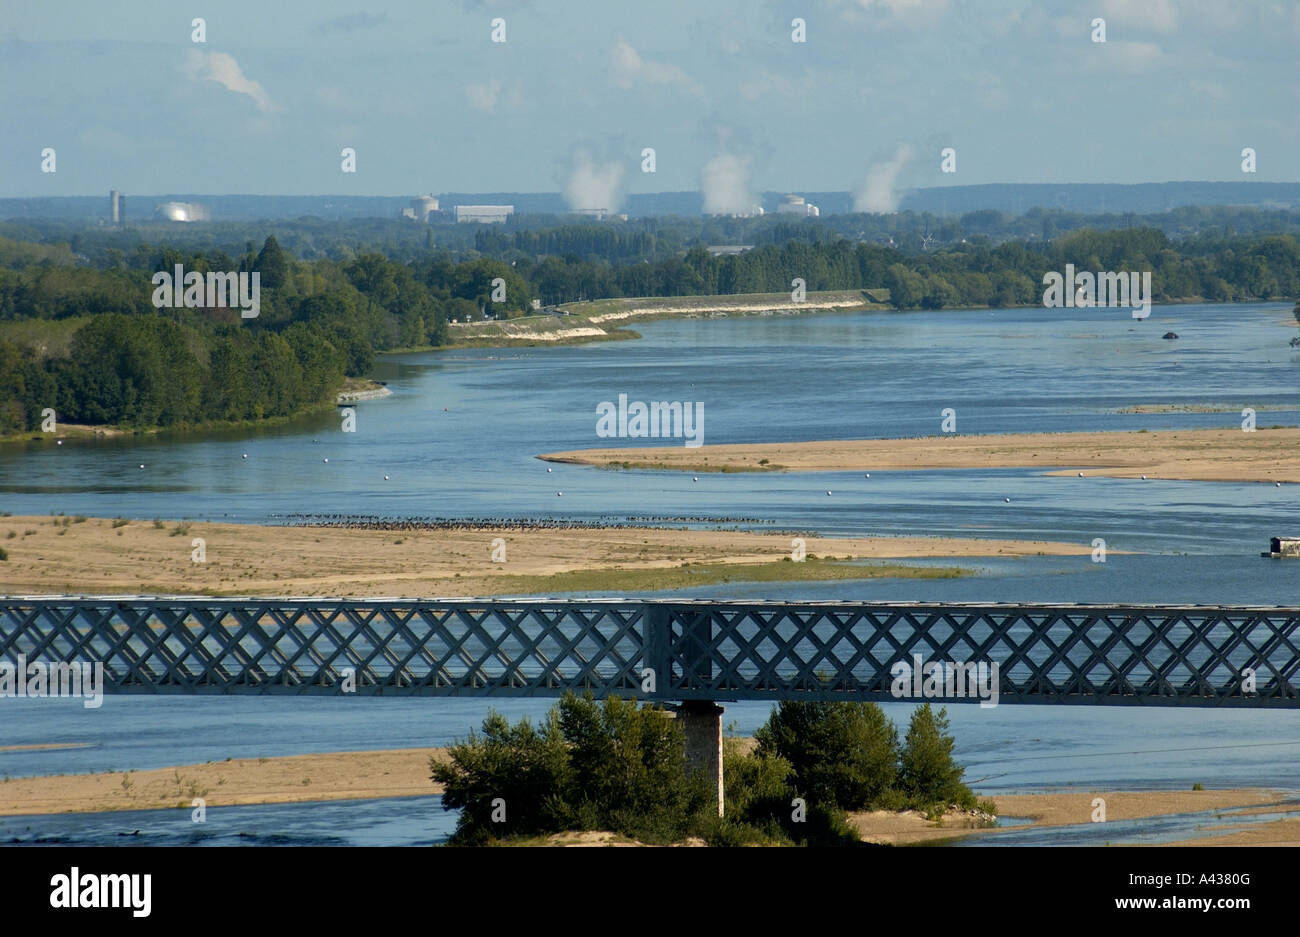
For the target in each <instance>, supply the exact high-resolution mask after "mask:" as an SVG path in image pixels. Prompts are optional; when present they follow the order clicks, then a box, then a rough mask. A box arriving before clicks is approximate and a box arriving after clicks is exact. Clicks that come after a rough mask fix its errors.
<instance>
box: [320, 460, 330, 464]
mask: <svg viewBox="0 0 1300 937" xmlns="http://www.w3.org/2000/svg"><path fill="white" fill-rule="evenodd" d="M321 461H322V462H324V463H325V464H326V465H329V464H330V460H329V459H321Z"/></svg>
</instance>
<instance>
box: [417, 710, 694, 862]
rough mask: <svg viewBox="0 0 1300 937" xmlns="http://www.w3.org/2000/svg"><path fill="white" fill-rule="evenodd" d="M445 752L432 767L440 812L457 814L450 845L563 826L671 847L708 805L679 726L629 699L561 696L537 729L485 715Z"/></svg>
mask: <svg viewBox="0 0 1300 937" xmlns="http://www.w3.org/2000/svg"><path fill="white" fill-rule="evenodd" d="M449 754H450V758H449V760H447V761H445V762H440V761H436V760H430V768H431V770H432V778H433V780H435V781H438V782H439V783H441V784H442V785H443V786H444V793H443V806H444V807H445V808H446V809H457V808H459V809H461V811H462V812H461V816H460V819H459V820H458V821H457V824H456V832H455V834H454V836H453V837H452V841H453V842H456V843H477V842H484V841H487V840H488V839H492V838H503V837H506V836H519V835H536V834H540V833H552V832H557V831H561V830H570V829H584V830H612V831H614V832H617V833H622V834H624V835H627V836H634V837H637V838H640V839H642V840H643V841H648V842H671V841H673V840H676V839H680V838H681V837H682V836H684V835H685V834H686V832H687V831H688V830H689V829H691V828H692V827H693V826H695V825H697V824H699V823H701V822H702V821H703V818H704V814H705V810H706V808H707V806H708V802H709V798H708V796H707V790H706V786H705V784H704V779H703V777H702V776H701V775H700V774H698V773H697V774H695V775H689V774H688V773H687V770H686V742H685V737H684V735H683V733H682V728H681V726H680V725H678V724H677V721H676V720H675V719H672V718H670V717H669V715H668V714H667V713H666V712H664V711H663V710H662V709H659V708H657V707H654V706H641V707H638V706H637V704H636V702H635V701H634V700H620V699H618V698H617V697H610V698H608V699H606V700H605V701H604V702H603V703H596V702H595V701H594V700H593V699H592V697H591V694H590V693H588V694H587V695H586V696H584V697H578V696H575V695H574V694H572V693H568V694H566V695H565V696H564V698H563V699H562V700H560V703H559V705H558V706H557V707H556V708H554V709H552V710H551V712H550V713H549V714H548V716H547V718H546V721H545V722H544V723H543V724H542V727H541V729H540V731H539V730H536V729H534V728H533V727H532V726H531V725H530V724H529V722H528V720H527V719H524V720H522V721H521V722H520V723H518V724H517V725H514V726H512V725H510V724H509V722H507V721H506V719H505V718H504V717H503V716H501V715H499V714H497V713H493V714H491V715H490V716H489V717H488V718H487V719H486V720H484V722H483V734H482V735H481V736H479V735H476V734H475V733H473V732H471V733H470V736H469V738H468V739H467V740H466V741H464V742H459V743H457V744H456V745H453V746H452V747H451V750H450V753H449ZM714 813H715V819H716V809H715V811H714Z"/></svg>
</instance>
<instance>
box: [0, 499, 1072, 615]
mask: <svg viewBox="0 0 1300 937" xmlns="http://www.w3.org/2000/svg"><path fill="white" fill-rule="evenodd" d="M114 524H119V525H120V526H116V527H115V526H113V525H114ZM11 532H12V534H13V536H10V533H11ZM196 538H198V539H201V540H202V541H203V556H204V559H203V561H202V562H195V560H194V551H195V549H196V548H195V546H194V545H193V544H194V540H195V539H196ZM497 538H501V539H502V540H504V541H505V557H506V562H493V561H492V553H493V541H494V540H496V539H497ZM791 539H792V538H791V535H790V534H788V533H784V534H776V533H751V532H745V531H722V530H680V529H669V528H641V527H598V528H567V529H566V528H530V529H519V528H515V529H499V530H498V529H474V530H471V529H454V530H446V529H432V530H415V531H411V530H404V531H388V530H355V529H344V528H333V527H274V526H264V525H252V524H248V525H244V524H226V523H199V522H195V523H192V524H185V523H181V522H177V521H166V522H162V524H161V526H155V525H154V523H153V522H151V521H143V520H131V521H126V522H123V521H115V520H112V519H108V518H94V517H92V518H86V519H84V520H77V519H74V518H70V517H32V516H27V517H23V516H19V517H0V546H3V547H4V548H5V550H6V551H7V553H8V557H9V558H8V560H7V561H3V562H0V593H10V594H25V593H77V594H97V593H120V592H126V593H133V594H138V593H158V594H196V595H322V596H357V597H375V596H440V597H452V596H486V595H550V594H554V593H556V592H577V591H593V590H604V589H610V590H619V589H622V590H626V591H632V590H650V589H658V588H681V587H684V586H688V585H692V584H696V583H702V584H710V583H715V582H726V581H764V580H773V581H775V580H781V581H796V580H830V579H867V578H875V577H880V576H885V575H889V576H904V577H914V578H933V577H935V576H942V575H953V574H956V573H960V572H962V571H961V570H959V569H948V570H944V569H942V568H938V567H932V566H915V565H913V566H908V565H905V564H899V563H893V562H884V561H892V560H898V559H907V558H923V557H982V556H1029V555H1052V556H1082V555H1086V554H1088V553H1089V551H1090V549H1091V548H1090V547H1089V546H1088V545H1086V544H1072V543H1057V542H1048V541H1030V540H980V539H973V538H972V539H958V538H940V537H933V538H932V537H912V536H909V537H859V538H853V539H838V538H835V539H832V538H820V537H806V538H804V539H805V547H804V549H805V550H806V553H807V556H808V557H809V562H805V563H793V562H788V558H789V557H790V554H791ZM825 557H836V558H839V559H840V560H844V559H847V560H853V561H882V562H880V563H879V564H878V565H856V566H851V565H848V564H846V563H844V562H839V561H837V562H829V561H826V560H825V559H814V558H825ZM683 564H689V565H688V566H684V565H683ZM610 594H618V593H617V592H612V593H610Z"/></svg>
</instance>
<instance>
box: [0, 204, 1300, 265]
mask: <svg viewBox="0 0 1300 937" xmlns="http://www.w3.org/2000/svg"><path fill="white" fill-rule="evenodd" d="M1133 227H1150V228H1158V229H1159V230H1161V231H1163V232H1164V233H1165V234H1166V235H1167V236H1168V237H1170V238H1174V239H1185V238H1194V237H1199V236H1203V235H1214V236H1216V237H1220V238H1224V237H1232V236H1234V235H1235V236H1241V235H1246V236H1251V235H1262V234H1292V235H1300V210H1297V209H1294V208H1280V209H1265V208H1255V207H1241V206H1229V205H1208V206H1185V207H1181V208H1175V209H1171V210H1169V211H1165V212H1159V213H1155V214H1147V215H1142V216H1135V215H1133V214H1131V213H1120V212H1110V213H1083V212H1067V211H1063V210H1061V209H1058V208H1041V207H1040V208H1031V209H1029V210H1028V211H1025V212H1023V213H1019V214H1017V213H1009V212H1001V211H996V210H992V209H985V210H981V211H971V212H966V213H964V214H943V213H932V212H914V211H902V212H897V213H894V214H842V215H839V214H837V215H825V216H822V217H819V218H800V217H795V216H791V215H781V214H767V215H761V216H756V217H747V218H737V217H728V216H698V215H694V216H680V215H668V216H657V217H643V218H631V219H629V220H627V221H617V220H610V221H607V222H603V223H594V222H592V221H590V220H577V219H575V218H574V217H573V216H571V215H569V216H565V215H548V214H516V215H512V216H511V217H510V219H509V220H508V221H507V222H506V223H505V224H499V225H478V224H455V223H451V222H446V221H443V222H439V223H436V224H424V223H421V222H417V221H412V220H409V219H404V218H361V219H348V220H335V219H323V218H312V217H307V218H295V219H284V220H279V221H274V222H270V221H260V222H253V221H214V222H204V223H199V224H178V223H175V222H139V223H136V222H133V223H130V224H128V225H127V226H126V227H124V228H113V227H107V226H105V227H87V226H86V224H85V223H84V222H74V221H70V220H56V219H40V220H28V221H3V222H0V237H3V238H10V239H12V240H15V241H23V242H33V243H32V244H31V245H30V247H37V246H40V247H42V248H44V247H45V246H46V245H51V246H55V245H62V246H61V250H62V252H63V254H64V256H65V261H64V262H72V255H77V256H78V257H81V258H84V261H85V262H86V263H88V264H89V265H91V266H96V267H105V266H111V265H112V263H111V258H117V259H118V260H119V261H121V260H122V258H130V257H134V256H137V255H138V254H139V252H140V251H141V244H142V242H154V243H157V242H165V243H167V244H168V245H170V246H172V247H174V248H178V249H182V250H186V251H189V252H191V253H202V254H211V253H213V252H217V251H224V252H226V253H227V254H231V255H237V254H238V253H240V252H241V251H242V250H243V249H244V246H245V245H246V244H247V243H248V242H250V241H251V242H253V243H257V244H260V243H262V242H263V241H264V240H265V239H266V237H267V236H268V235H271V234H274V235H275V237H276V239H277V240H278V241H279V242H280V245H281V247H283V248H284V250H286V251H287V252H289V253H290V254H292V255H293V256H295V257H297V258H299V259H301V260H312V261H314V260H334V261H338V262H340V263H350V262H352V261H354V260H356V259H357V258H358V257H360V256H361V255H363V254H367V253H378V254H383V255H384V256H385V257H387V258H389V259H390V260H396V261H400V262H403V263H411V262H414V261H417V260H419V259H420V258H422V257H424V256H426V255H428V254H429V253H430V252H432V251H437V252H439V253H442V254H445V255H446V256H447V257H448V258H449V259H450V260H452V261H453V262H458V261H462V260H472V259H474V258H476V257H478V256H486V257H492V258H494V259H497V260H504V261H505V262H507V263H513V262H516V261H520V260H528V261H529V262H531V263H536V262H538V261H540V260H542V259H544V258H546V257H565V256H568V255H571V256H573V257H576V258H578V259H580V260H586V261H601V260H603V261H607V262H610V263H624V262H627V263H631V262H633V261H636V262H640V261H642V260H649V261H651V262H654V261H661V260H667V259H670V258H673V257H678V256H680V255H681V254H682V253H683V252H685V251H686V250H687V249H688V248H690V247H692V246H694V245H697V244H700V245H709V244H749V245H754V246H755V247H763V246H767V245H773V244H774V245H778V246H779V245H781V244H784V243H786V242H787V241H791V240H798V241H806V242H809V243H818V242H829V241H836V240H839V239H841V238H847V239H849V240H850V241H864V242H866V243H869V244H879V245H882V246H887V247H890V246H892V247H897V248H898V249H899V250H901V251H902V252H903V253H905V254H908V255H912V254H920V253H924V252H926V251H930V250H935V249H942V248H946V247H956V246H958V245H960V244H962V242H963V240H966V241H968V242H977V241H978V242H985V243H989V244H991V245H996V244H999V243H1002V242H1003V241H1010V240H1018V241H1026V242H1030V243H1033V242H1040V243H1041V242H1045V241H1050V240H1052V239H1053V238H1056V237H1059V236H1061V235H1063V234H1068V233H1069V232H1071V231H1079V230H1083V229H1092V230H1097V231H1111V230H1121V229H1125V228H1133ZM34 242H40V244H39V245H37V244H36V243H34ZM150 250H152V248H149V247H147V244H146V247H145V248H144V251H145V253H146V255H147V254H148V252H149V251H150ZM29 252H30V248H29ZM0 265H4V266H13V265H15V264H14V263H12V262H11V259H10V258H4V257H0Z"/></svg>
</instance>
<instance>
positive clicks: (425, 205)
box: [402, 195, 438, 221]
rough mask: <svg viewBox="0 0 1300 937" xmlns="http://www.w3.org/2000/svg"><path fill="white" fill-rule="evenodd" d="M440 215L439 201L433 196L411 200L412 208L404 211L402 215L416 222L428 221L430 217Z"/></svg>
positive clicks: (421, 196) (422, 196)
mask: <svg viewBox="0 0 1300 937" xmlns="http://www.w3.org/2000/svg"><path fill="white" fill-rule="evenodd" d="M437 213H438V200H437V199H436V198H434V197H433V196H432V195H420V196H417V197H415V198H413V199H411V203H410V207H409V208H403V209H402V215H403V216H405V217H407V218H414V219H415V220H416V221H428V220H429V216H430V215H434V214H437Z"/></svg>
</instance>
